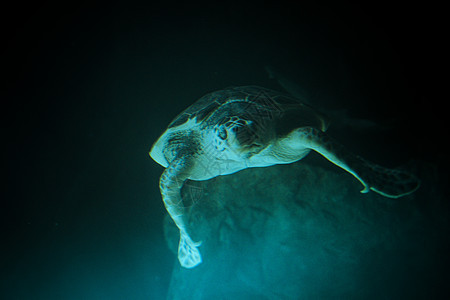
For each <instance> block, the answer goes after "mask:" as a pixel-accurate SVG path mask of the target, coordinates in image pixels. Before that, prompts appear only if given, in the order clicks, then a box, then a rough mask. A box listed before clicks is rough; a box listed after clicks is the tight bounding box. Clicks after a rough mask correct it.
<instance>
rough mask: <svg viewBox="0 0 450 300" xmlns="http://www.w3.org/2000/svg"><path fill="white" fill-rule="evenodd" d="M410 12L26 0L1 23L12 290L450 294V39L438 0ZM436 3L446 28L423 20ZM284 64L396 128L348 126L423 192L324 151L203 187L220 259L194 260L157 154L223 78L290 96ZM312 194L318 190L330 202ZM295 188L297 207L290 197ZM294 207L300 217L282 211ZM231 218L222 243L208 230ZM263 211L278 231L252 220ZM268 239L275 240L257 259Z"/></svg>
mask: <svg viewBox="0 0 450 300" xmlns="http://www.w3.org/2000/svg"><path fill="white" fill-rule="evenodd" d="M409 9H410V10H411V11H410V12H411V13H408V14H407V13H404V11H403V8H400V7H391V8H390V10H388V11H385V10H383V9H381V8H373V7H372V8H370V9H369V8H366V7H350V6H348V5H347V6H342V7H341V6H325V7H318V6H317V7H313V6H310V7H307V6H304V7H292V6H289V5H282V4H264V5H262V4H259V3H258V4H253V3H250V2H249V3H247V4H245V5H243V4H238V3H223V4H220V5H219V4H217V5H213V4H209V5H200V4H199V5H195V4H192V3H191V4H189V5H175V4H173V5H170V6H164V5H157V4H155V3H150V2H142V3H128V4H123V3H122V4H121V3H104V4H103V3H100V2H98V3H95V4H89V5H87V6H84V4H82V3H78V4H74V5H73V6H71V7H69V6H65V5H63V4H55V3H50V2H46V3H44V4H39V5H35V6H31V7H26V8H24V7H19V6H16V7H13V8H12V9H11V11H10V14H12V15H13V16H15V18H14V19H15V21H12V22H8V23H7V24H5V26H3V28H4V41H5V44H4V50H5V54H4V59H5V62H6V65H5V67H4V68H3V69H2V70H3V72H4V74H5V75H6V77H7V80H6V81H4V82H3V83H4V84H5V85H6V87H5V88H4V89H3V91H4V93H3V95H4V97H5V98H3V97H2V98H3V99H5V100H4V103H7V104H8V105H7V106H6V105H4V108H3V113H4V118H3V123H4V125H3V129H4V131H3V132H4V133H5V134H4V136H3V137H4V140H5V141H6V143H5V145H6V155H4V165H5V166H6V172H7V181H6V189H5V192H4V196H3V197H2V204H3V205H2V209H1V212H2V214H3V217H2V222H3V224H2V225H3V226H2V229H3V231H4V235H3V236H4V239H3V241H2V256H1V258H2V259H1V271H2V274H1V276H2V278H1V280H0V298H2V299H166V297H169V298H173V299H182V298H180V297H181V296H179V295H180V294H181V295H184V296H186V297H191V298H193V299H211V297H213V298H214V299H219V298H217V297H219V295H220V297H222V298H223V299H227V297H229V298H228V299H230V298H231V299H239V298H241V299H262V298H264V297H265V298H267V299H279V298H281V299H283V297H290V298H293V299H299V298H306V299H308V298H313V297H322V298H335V297H336V296H342V297H344V296H346V297H353V298H355V299H359V298H361V297H364V298H365V299H368V298H370V297H373V298H374V299H380V298H386V299H393V298H394V299H400V298H405V297H409V298H411V297H413V296H414V295H418V297H425V296H429V295H431V296H440V295H442V294H443V293H446V292H448V287H446V285H445V283H446V282H447V281H448V275H447V274H446V273H447V271H446V270H447V268H448V265H449V263H448V258H447V253H448V250H449V240H448V230H449V226H448V216H449V205H448V199H447V198H446V196H445V191H446V189H447V187H446V182H447V181H448V176H447V175H446V170H447V159H446V153H445V147H443V145H444V144H443V143H444V142H445V140H443V139H442V137H443V136H445V134H444V132H443V128H444V126H443V124H444V121H445V118H444V111H443V110H442V108H441V106H440V102H439V101H440V100H441V99H442V97H439V96H436V95H433V92H435V91H436V85H438V84H437V81H435V79H434V77H433V74H435V70H434V67H435V66H437V65H438V64H436V63H434V62H435V60H438V58H437V57H438V54H439V53H437V52H436V51H437V50H435V49H439V47H437V46H436V47H428V45H431V44H432V42H434V41H435V39H434V35H436V36H439V31H432V30H428V29H430V28H439V27H438V26H434V23H433V22H434V20H435V19H438V18H432V17H431V16H428V15H429V14H428V13H427V12H428V9H427V8H423V7H421V8H419V7H417V8H416V7H410V8H409ZM419 12H420V14H421V15H422V16H423V18H425V19H427V21H428V22H422V23H420V22H418V21H417V19H416V18H415V17H413V16H414V15H415V14H416V13H419ZM427 26H428V27H427ZM433 30H437V29H433ZM268 65H270V66H273V67H276V68H277V69H278V70H280V71H281V72H283V73H284V74H286V76H287V77H289V78H290V79H291V80H292V81H294V82H297V83H298V84H299V85H300V86H301V87H302V89H303V90H304V91H303V92H304V93H305V94H306V95H307V96H308V97H309V98H310V99H311V102H313V103H317V105H327V106H328V107H330V108H333V109H343V108H345V109H347V110H348V113H349V114H350V115H352V116H356V117H359V118H367V119H371V120H373V121H376V122H377V123H379V124H382V125H383V126H384V127H385V128H384V129H382V130H373V131H370V132H367V131H362V132H361V131H358V130H347V131H339V130H337V129H336V130H334V131H330V133H332V134H333V135H334V136H335V137H336V138H337V139H339V140H340V141H341V142H342V143H344V144H345V145H347V146H348V147H349V148H351V149H352V150H353V151H354V152H356V153H358V154H361V155H362V156H364V157H365V158H367V159H370V160H372V161H376V162H377V163H380V164H383V165H385V166H388V167H395V166H399V165H406V166H407V167H409V168H411V169H412V170H413V171H414V172H416V173H417V174H418V175H419V176H420V177H421V178H422V180H423V184H422V187H421V189H420V190H419V191H418V192H417V194H416V195H414V197H411V198H408V199H406V198H405V199H399V200H396V201H395V202H391V200H389V201H388V200H386V199H379V198H377V197H376V196H374V195H369V196H368V198H367V199H359V198H357V197H360V196H361V195H360V194H358V191H359V190H358V189H359V186H358V184H357V182H356V183H355V182H354V181H352V178H350V179H349V180H348V181H347V179H345V177H344V176H345V175H344V174H343V173H336V172H338V171H337V170H336V169H333V168H331V166H329V165H328V164H326V162H324V161H321V160H320V158H319V157H311V158H308V160H305V161H304V162H299V165H292V166H279V167H276V168H274V169H271V170H256V171H255V170H246V172H247V171H248V172H247V173H244V174H239V175H238V174H236V175H238V176H241V177H227V178H220V179H219V178H218V179H216V180H213V181H211V182H207V183H197V184H194V187H199V186H200V187H201V188H200V190H201V191H205V192H207V193H208V194H207V195H206V196H204V197H203V196H202V197H200V199H199V200H198V202H196V205H197V206H194V207H198V208H199V210H197V211H198V214H196V215H195V216H197V218H198V219H195V220H197V222H198V224H199V225H198V227H199V228H203V229H202V230H203V231H200V232H199V233H198V234H199V235H202V234H203V235H204V236H205V237H209V239H206V240H204V245H203V246H202V247H204V249H205V256H204V260H205V261H204V264H202V265H201V266H199V268H198V269H194V270H192V272H193V273H187V272H188V271H186V270H180V269H179V267H178V265H177V261H176V258H175V255H174V254H173V253H172V252H171V249H173V238H174V236H173V234H171V233H170V232H171V231H170V228H171V227H170V222H169V223H168V222H167V220H166V221H165V216H166V212H165V209H164V206H163V204H162V201H161V196H160V194H159V190H158V179H159V176H160V174H161V172H162V168H161V167H160V166H159V165H157V164H156V163H155V162H153V161H152V160H151V159H150V157H149V156H148V151H149V150H150V147H151V145H152V143H153V142H154V141H155V140H156V139H157V138H158V136H159V135H160V134H161V133H162V132H163V131H164V130H165V127H166V126H167V124H169V122H170V121H171V120H172V118H173V117H175V116H176V115H177V114H178V113H179V112H180V111H182V110H183V109H185V108H186V107H187V106H189V105H190V104H191V103H193V102H194V101H195V100H197V99H198V98H199V97H201V96H203V95H204V94H205V93H207V92H210V91H213V90H218V89H221V88H224V87H227V86H232V85H247V84H257V85H260V86H264V87H267V88H272V89H276V90H281V89H282V87H281V86H280V85H279V84H278V83H277V82H276V81H275V80H274V79H271V78H269V76H268V74H267V72H266V69H265V67H266V66H268ZM330 130H332V129H330ZM303 164H304V166H303ZM283 167H284V168H283ZM328 168H330V169H328ZM311 172H312V173H311ZM296 174H298V175H296ZM336 174H337V175H336ZM242 176H244V179H247V180H248V182H247V183H246V182H245V181H244V179H242V178H243V177H242ZM290 176H298V178H296V180H295V181H290V180H289V179H288V178H290ZM302 176H306V177H307V178H308V180H305V182H309V184H308V185H306V186H305V184H304V183H303V182H304V181H303V180H300V179H299V178H301V177H302ZM313 176H315V177H313ZM343 177H344V178H343ZM311 178H315V179H316V180H315V181H313V182H311ZM327 178H331V179H330V182H331V183H329V184H328V183H327ZM240 179H242V180H240ZM283 180H284V181H286V182H285V183H284V184H283ZM340 180H342V184H343V185H344V186H345V187H343V190H340V189H339V185H338V184H337V182H340ZM287 181H288V182H287ZM275 183H276V184H275ZM250 187H251V188H250ZM246 188H247V189H249V191H248V193H247V194H242V193H243V192H245V191H246V190H245V189H246ZM353 188H355V189H356V190H354V189H353ZM236 189H237V190H236ZM296 191H297V192H298V191H302V193H306V192H305V191H308V193H307V196H305V198H306V199H312V200H311V201H312V202H308V201H305V200H302V199H304V198H302V197H300V196H299V195H303V194H297V192H296ZM238 192H240V193H241V194H239V193H238ZM277 193H282V194H283V195H284V196H283V203H285V202H287V203H288V204H286V205H287V206H286V205H284V206H277V204H276V203H278V202H277V201H275V200H277V197H276V196H275V194H277ZM339 193H343V194H339ZM330 194H333V195H341V196H339V198H336V199H335V200H333V199H334V198H333V197H331V198H330V197H327V196H326V195H330ZM238 195H239V197H238ZM343 195H351V196H345V197H344V196H343ZM263 196H264V197H266V198H265V201H266V202H264V203H267V204H266V205H265V206H263V207H267V206H268V205H272V206H271V208H272V209H271V210H269V212H270V213H271V214H269V215H267V214H265V213H264V210H261V204H259V206H258V205H254V206H252V207H248V206H251V205H250V204H249V203H253V201H255V198H258V197H263ZM196 197H198V196H196ZM221 197H222V198H221ZM320 197H322V198H320ZM230 198H233V199H234V200H236V201H237V200H239V201H241V202H239V201H238V202H227V201H226V199H228V200H229V199H230ZM207 199H209V200H210V201H209V202H205V201H206V200H207ZM220 199H222V201H223V202H220V201H219V202H220V203H217V202H214V201H218V200H220ZM224 199H225V200H224ZM289 199H291V201H289ZM358 200H361V201H358ZM364 200H367V201H364ZM202 201H203V202H202ZM271 201H272V202H271ZM273 201H275V202H273ZM333 201H335V202H333ZM208 203H211V206H208V205H207V204H208ZM227 203H228V205H229V206H228V207H225V204H227ZM236 205H241V206H243V207H245V209H242V210H236V209H235V206H236ZM293 207H295V208H293ZM218 208H221V209H219V210H217V209H218ZM301 208H303V210H302V209H301ZM286 209H287V211H290V212H291V214H290V215H291V217H292V218H284V220H290V221H289V222H286V223H285V224H284V223H283V222H281V221H280V220H279V218H280V216H281V215H283V216H284V215H286V214H288V213H287V212H286ZM237 211H239V213H240V214H242V215H240V214H238V213H237ZM200 212H205V213H206V214H207V215H206V216H205V215H203V214H201V213H200ZM225 212H227V213H229V214H230V213H231V216H227V215H226V214H225ZM245 212H248V214H246V213H245ZM268 216H271V217H270V218H269V217H268ZM293 216H294V217H293ZM295 216H299V218H297V217H295ZM213 217H215V218H219V219H214V218H213ZM205 218H206V219H208V218H213V221H212V223H207V222H206V223H205V222H204V219H205ZM220 218H222V219H220ZM252 218H254V219H252ZM220 220H222V221H223V222H224V223H223V226H222V227H221V228H224V229H222V230H221V231H218V232H221V233H222V236H220V239H219V235H217V234H215V233H214V232H213V231H212V229H210V231H208V228H219V227H218V226H219V225H220V224H222V223H220ZM252 220H254V222H256V223H257V222H260V223H259V224H260V226H259V227H258V226H255V227H252V228H251V230H250V229H249V232H247V233H246V230H244V229H245V228H246V226H248V224H253V223H252V222H253V221H252ZM210 221H211V220H210ZM167 223H168V224H167ZM164 224H166V225H164ZM208 224H210V227H208ZM283 224H284V225H283ZM294 225H296V226H295V227H293V226H294ZM214 226H217V227H214ZM242 226H244V228H241V227H242ZM308 226H310V227H308ZM355 227H356V228H355ZM205 228H206V229H205ZM357 229H359V231H358V230H357ZM258 230H262V231H261V233H259V234H257V232H258ZM296 233H298V234H296ZM313 233H316V234H317V235H318V237H317V238H316V237H315V236H314V235H313V236H311V234H313ZM302 236H305V237H304V238H303V239H302ZM245 237H247V238H245ZM259 237H261V239H260V238H259ZM331 237H334V238H333V239H331ZM281 238H286V239H287V241H288V242H283V241H280V239H281ZM263 241H264V242H263ZM291 242H292V243H293V245H294V246H292V244H291ZM221 245H223V247H221ZM270 245H274V246H273V247H271V246H270ZM275 245H278V246H279V245H281V246H280V247H281V250H279V251H280V252H281V253H283V255H282V256H278V253H280V252H278V248H277V247H278V246H277V247H275ZM283 245H284V246H283ZM282 246H283V247H284V248H283V247H282ZM240 247H241V248H240ZM257 247H259V248H258V249H261V248H263V249H264V251H265V252H264V253H259V254H258V255H255V256H252V255H251V253H253V252H254V251H257V249H255V248H257ZM296 249H297V250H298V251H296ZM215 253H216V254H215ZM217 253H225V254H224V255H222V256H220V255H219V254H217ZM227 257H228V258H227ZM273 257H275V258H276V259H274V263H273V264H267V259H268V258H273ZM208 258H209V260H208ZM213 261H215V262H216V264H213V263H212V262H213ZM227 262H228V263H227ZM218 266H222V267H223V268H222V269H218ZM192 274H195V276H194V275H192ZM221 275H222V276H223V277H226V278H227V280H229V281H224V280H223V279H222V278H221V277H220V276H221ZM186 278H188V279H186ZM189 278H190V279H189ZM194 279H197V280H194ZM232 279H233V280H232ZM189 280H191V281H189ZM227 282H228V283H227ZM230 282H231V283H230ZM186 291H190V293H187V292H186ZM202 297H203V298H202Z"/></svg>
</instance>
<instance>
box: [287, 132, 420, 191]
mask: <svg viewBox="0 0 450 300" xmlns="http://www.w3.org/2000/svg"><path fill="white" fill-rule="evenodd" d="M286 139H288V141H289V142H288V143H286V144H288V145H289V146H290V147H293V148H295V147H299V148H300V149H301V148H305V147H306V148H309V149H312V150H314V151H316V152H318V153H319V154H321V155H322V156H324V157H325V158H326V159H328V160H329V161H331V162H332V163H334V164H335V165H337V166H339V167H341V168H342V169H344V170H346V171H347V172H349V173H350V174H352V175H353V176H354V177H355V178H356V179H358V180H359V181H360V182H361V183H362V185H363V186H364V189H363V190H362V191H361V193H367V192H368V191H369V189H370V190H372V191H374V192H377V193H378V194H381V195H383V196H385V197H389V198H399V197H402V196H406V195H408V194H411V193H412V192H414V191H415V190H417V189H418V187H419V185H420V182H419V180H418V179H417V178H416V177H415V176H413V175H411V174H409V173H407V172H405V171H401V170H394V169H388V168H384V167H381V166H378V165H376V164H373V163H371V162H368V161H367V160H365V159H363V158H361V157H359V156H357V155H354V154H352V153H351V152H349V151H348V150H346V149H345V148H344V146H342V145H341V144H339V143H337V142H335V141H334V140H332V139H331V138H330V137H329V136H328V135H326V134H325V133H323V132H322V131H320V130H317V129H315V128H312V127H302V128H298V129H296V130H294V131H293V132H291V133H290V134H289V135H288V136H287V137H286Z"/></svg>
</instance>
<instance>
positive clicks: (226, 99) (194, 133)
mask: <svg viewBox="0 0 450 300" xmlns="http://www.w3.org/2000/svg"><path fill="white" fill-rule="evenodd" d="M327 127H328V121H327V119H326V118H325V117H324V116H323V115H322V114H321V113H319V112H317V111H315V110H314V109H313V108H311V107H310V106H308V105H306V104H303V103H301V102H299V101H298V100H297V99H294V98H292V97H290V96H289V95H286V94H282V93H279V92H275V91H272V90H268V89H265V88H261V87H256V86H244V87H233V88H228V89H224V90H221V91H216V92H213V93H210V94H207V95H205V96H204V97H202V98H200V99H199V100H198V101H197V102H195V103H194V104H193V105H191V106H190V107H188V108H187V109H186V110H185V111H183V112H182V113H181V114H180V115H178V117H176V118H175V119H174V120H173V121H172V122H171V123H170V124H169V126H168V128H167V130H166V131H165V132H164V133H163V134H162V135H161V137H160V138H159V139H158V140H157V141H156V143H155V144H154V145H153V147H152V150H151V151H150V156H151V157H152V158H153V159H154V160H155V161H156V162H158V163H159V164H161V165H162V166H163V167H165V168H166V169H165V171H164V172H163V174H162V175H161V179H160V190H161V195H162V198H163V201H164V204H165V207H166V209H167V211H168V212H169V214H170V216H171V217H172V219H173V220H174V222H175V224H176V225H177V227H178V228H179V229H180V245H179V250H178V259H179V261H180V263H181V265H182V266H183V267H186V268H192V267H195V266H197V265H198V264H199V263H201V261H202V260H201V255H200V252H199V251H198V249H197V247H198V246H199V245H200V243H195V242H194V241H192V239H191V238H190V235H189V229H188V228H187V225H186V221H185V217H186V215H185V208H184V205H183V200H182V198H181V195H180V190H181V188H182V186H183V183H184V181H185V180H187V179H192V180H207V179H210V178H213V177H216V176H219V175H226V174H232V173H235V172H237V171H240V170H242V169H246V168H251V167H266V166H271V165H274V164H286V163H292V162H295V161H298V160H300V159H302V158H303V157H304V156H305V155H307V154H308V153H309V151H310V150H314V151H316V152H318V153H320V154H321V155H323V156H324V157H325V158H327V159H328V160H329V161H331V162H332V163H334V164H335V165H337V166H339V167H341V168H343V169H344V170H346V171H347V172H349V173H350V174H352V175H353V176H354V177H355V178H356V179H358V180H359V181H360V182H361V184H362V185H363V186H364V188H363V190H362V192H364V193H365V192H368V191H369V190H373V191H375V192H377V193H379V194H381V195H383V196H386V197H391V198H398V197H401V196H404V195H407V194H410V193H412V192H413V191H415V190H416V189H417V188H418V186H419V182H418V180H417V179H416V178H415V177H414V176H412V175H410V174H408V173H406V172H403V171H399V170H390V169H386V168H383V167H380V166H377V165H375V164H372V163H369V162H368V161H366V160H364V159H362V158H360V157H359V156H356V155H354V154H351V153H350V152H349V151H347V150H346V149H345V148H344V147H343V146H342V145H341V144H339V143H337V142H335V141H334V140H333V139H331V138H330V137H328V136H327V135H326V134H325V131H326V129H327Z"/></svg>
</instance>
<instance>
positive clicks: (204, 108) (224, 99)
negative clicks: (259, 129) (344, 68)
mask: <svg viewBox="0 0 450 300" xmlns="http://www.w3.org/2000/svg"><path fill="white" fill-rule="evenodd" d="M236 117H237V118H240V119H245V120H251V121H252V122H254V123H256V124H261V125H262V124H267V123H273V124H275V125H276V127H277V129H276V130H277V133H278V135H282V134H285V133H288V132H290V131H291V130H292V129H294V128H296V127H301V126H312V127H315V128H320V129H322V130H324V129H325V128H326V121H325V118H324V116H323V115H322V114H320V113H318V112H317V111H315V110H314V109H313V108H311V107H310V106H308V105H307V104H304V103H301V102H300V101H299V100H298V99H296V98H293V97H291V96H289V95H287V94H285V93H280V92H277V91H273V90H270V89H266V88H262V87H258V86H241V87H230V88H227V89H223V90H219V91H215V92H212V93H209V94H207V95H205V96H203V97H202V98H200V99H199V100H198V101H197V102H195V103H194V104H192V105H191V106H189V107H188V108H187V109H186V110H184V111H183V112H182V113H180V114H179V115H178V116H177V117H176V118H175V119H174V120H173V121H172V122H171V123H170V124H169V126H168V128H172V127H176V126H179V125H181V124H184V123H186V122H187V121H188V120H189V119H193V118H196V121H197V123H199V124H201V125H202V126H203V127H209V126H214V125H220V124H223V123H226V122H229V120H230V119H231V118H236Z"/></svg>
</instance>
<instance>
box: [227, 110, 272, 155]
mask: <svg viewBox="0 0 450 300" xmlns="http://www.w3.org/2000/svg"><path fill="white" fill-rule="evenodd" d="M267 129H268V128H266V130H264V128H262V127H261V126H259V124H257V123H256V122H255V121H252V120H246V119H240V118H238V117H232V118H230V120H229V121H228V122H226V123H225V124H224V125H223V126H221V129H220V130H219V137H220V138H222V139H224V140H225V139H226V141H227V144H228V146H229V147H230V148H231V149H232V150H233V151H234V152H235V153H237V154H238V155H239V156H240V157H245V158H248V157H251V156H252V155H254V154H256V153H259V152H260V151H261V150H263V149H264V148H265V147H266V146H267V144H268V143H269V142H270V139H271V138H270V136H271V134H270V130H267Z"/></svg>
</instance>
